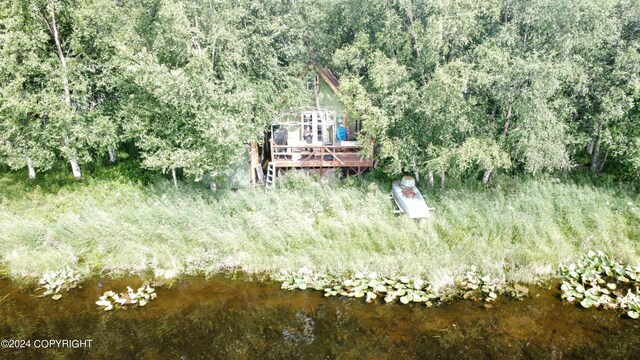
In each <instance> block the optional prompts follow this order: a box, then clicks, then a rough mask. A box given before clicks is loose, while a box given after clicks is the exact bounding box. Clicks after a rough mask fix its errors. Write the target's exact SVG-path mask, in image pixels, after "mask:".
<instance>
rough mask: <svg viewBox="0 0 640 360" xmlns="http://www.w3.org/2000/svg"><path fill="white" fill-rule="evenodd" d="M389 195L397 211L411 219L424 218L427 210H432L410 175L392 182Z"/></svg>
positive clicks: (426, 216) (427, 214)
mask: <svg viewBox="0 0 640 360" xmlns="http://www.w3.org/2000/svg"><path fill="white" fill-rule="evenodd" d="M391 197H392V198H393V200H394V201H395V203H396V205H397V206H398V209H399V211H400V212H401V213H403V214H405V215H407V216H408V217H410V218H412V219H426V218H428V217H429V210H433V209H430V208H429V207H428V206H427V203H426V202H425V201H424V198H423V197H422V194H421V193H420V190H418V188H417V187H416V181H415V180H414V179H413V178H412V177H411V176H404V177H403V178H402V180H401V181H394V182H393V184H392V185H391Z"/></svg>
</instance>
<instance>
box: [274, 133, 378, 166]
mask: <svg viewBox="0 0 640 360" xmlns="http://www.w3.org/2000/svg"><path fill="white" fill-rule="evenodd" d="M270 143H271V162H272V163H273V164H274V166H275V167H276V168H357V169H359V170H360V169H362V170H364V169H366V168H370V167H372V166H373V161H372V160H370V159H366V158H364V157H362V156H361V155H360V153H359V151H360V150H361V149H362V148H361V147H360V146H337V145H298V146H293V145H276V144H275V143H274V142H273V140H271V141H270Z"/></svg>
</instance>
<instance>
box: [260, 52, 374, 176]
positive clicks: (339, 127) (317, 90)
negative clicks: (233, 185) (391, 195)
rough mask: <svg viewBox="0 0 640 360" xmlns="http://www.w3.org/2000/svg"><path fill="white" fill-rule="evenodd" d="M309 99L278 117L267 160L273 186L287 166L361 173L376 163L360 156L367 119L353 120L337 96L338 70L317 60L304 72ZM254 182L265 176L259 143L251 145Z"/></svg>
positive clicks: (274, 124)
mask: <svg viewBox="0 0 640 360" xmlns="http://www.w3.org/2000/svg"><path fill="white" fill-rule="evenodd" d="M300 76H301V78H302V79H304V82H305V86H306V91H307V93H308V95H309V102H308V104H307V105H306V106H304V107H302V108H298V109H289V110H287V111H284V112H282V113H281V114H279V115H278V116H276V118H275V119H274V121H273V123H272V124H271V128H270V130H269V134H268V136H267V137H268V139H267V141H266V143H265V145H264V146H265V151H264V155H265V159H266V160H268V164H267V175H266V179H265V182H266V184H267V185H273V181H274V180H275V174H276V173H277V172H278V171H279V170H287V169H315V170H318V171H319V173H320V175H321V176H322V173H323V172H324V171H326V170H327V169H340V170H341V171H343V172H351V173H354V174H360V173H362V172H363V171H365V170H367V169H369V168H370V167H372V166H373V161H372V159H370V158H367V157H365V156H363V155H362V154H361V150H362V146H361V145H362V144H361V143H360V141H363V140H364V137H362V138H361V136H360V134H361V131H362V123H361V122H360V120H358V119H349V117H348V116H347V114H346V112H345V109H344V105H343V104H342V102H341V101H340V99H339V97H338V93H339V87H340V82H339V81H338V79H337V78H336V77H335V76H334V75H333V73H332V72H331V71H330V70H328V69H324V68H322V67H320V66H318V65H316V64H312V65H309V66H308V67H307V68H306V70H305V71H303V72H302V73H301V75H300ZM249 158H250V168H251V182H252V183H254V184H255V183H258V182H261V181H262V180H263V178H264V175H263V172H262V162H261V159H260V154H259V152H258V146H257V144H252V145H251V146H250V148H249Z"/></svg>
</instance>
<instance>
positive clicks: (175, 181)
mask: <svg viewBox="0 0 640 360" xmlns="http://www.w3.org/2000/svg"><path fill="white" fill-rule="evenodd" d="M171 177H173V186H175V188H176V189H177V188H178V177H177V176H176V168H175V167H174V166H172V167H171Z"/></svg>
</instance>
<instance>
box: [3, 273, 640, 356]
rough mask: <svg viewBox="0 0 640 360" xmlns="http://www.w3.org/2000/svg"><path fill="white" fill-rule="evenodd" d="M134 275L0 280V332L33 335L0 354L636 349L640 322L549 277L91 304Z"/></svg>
mask: <svg viewBox="0 0 640 360" xmlns="http://www.w3.org/2000/svg"><path fill="white" fill-rule="evenodd" d="M99 283H102V284H103V288H102V289H100V288H99V286H98V284H99ZM141 284H142V281H141V280H140V279H138V278H128V279H118V280H111V279H99V280H98V279H95V280H90V281H87V282H85V283H83V288H82V289H74V290H72V291H71V293H68V294H64V297H63V298H62V299H61V300H59V301H54V300H51V299H48V298H37V297H35V296H34V292H33V289H21V288H20V287H18V286H17V285H16V284H15V283H12V282H10V281H8V280H0V299H2V298H4V300H0V301H1V302H0V338H1V339H24V340H31V347H30V348H24V349H1V350H0V358H3V359H5V358H6V359H14V358H17V359H49V358H51V359H66V358H78V359H80V358H82V359H133V358H135V359H356V358H357V359H361V358H369V359H496V358H509V359H576V358H597V359H609V358H611V359H629V358H640V321H636V320H630V319H625V318H623V317H621V316H620V314H619V313H616V312H612V311H602V310H595V309H580V308H578V307H576V306H574V305H568V304H564V303H562V302H561V301H560V298H559V291H558V290H556V289H555V287H551V289H546V288H539V287H531V288H530V289H531V291H530V293H531V295H532V296H531V297H530V298H527V299H525V300H523V301H516V300H508V299H504V300H499V301H498V302H495V303H493V304H492V307H491V308H486V307H484V304H483V303H474V302H470V301H458V302H454V303H452V304H449V305H445V306H440V307H436V308H425V307H424V305H420V304H415V305H400V304H366V303H365V302H364V301H362V300H361V299H347V298H324V297H323V295H322V293H320V292H317V291H295V292H289V291H283V290H280V289H279V286H278V285H277V284H264V283H255V282H247V281H244V280H232V279H228V278H225V277H223V276H219V277H215V278H212V279H209V280H205V279H201V278H190V279H183V280H179V281H176V282H175V283H174V284H173V285H172V286H171V287H170V288H166V287H165V288H158V289H157V293H158V299H157V300H154V301H153V302H151V303H149V304H148V305H147V306H145V307H144V308H139V309H132V310H119V311H115V312H110V313H107V312H104V311H102V310H101V309H100V308H98V306H96V305H95V301H96V300H97V299H98V297H99V296H100V295H102V293H103V292H104V291H106V290H115V291H118V292H122V291H125V290H126V286H131V287H134V288H136V287H137V286H140V285H141ZM7 294H8V296H7ZM5 296H6V298H5ZM42 339H78V340H85V339H91V340H92V341H91V347H90V348H78V349H69V348H62V349H60V348H48V349H41V348H40V349H36V348H34V347H33V345H34V341H35V340H42Z"/></svg>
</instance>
